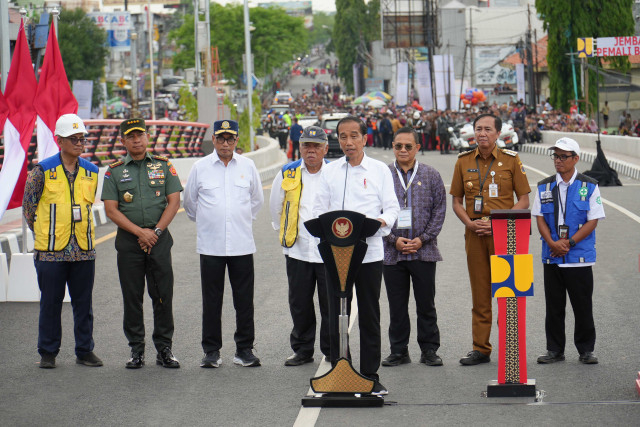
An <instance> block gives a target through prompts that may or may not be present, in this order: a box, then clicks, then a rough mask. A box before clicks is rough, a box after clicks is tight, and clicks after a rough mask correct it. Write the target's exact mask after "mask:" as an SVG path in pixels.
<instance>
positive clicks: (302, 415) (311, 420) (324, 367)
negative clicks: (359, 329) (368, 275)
mask: <svg viewBox="0 0 640 427" xmlns="http://www.w3.org/2000/svg"><path fill="white" fill-rule="evenodd" d="M356 317H358V298H357V297H356V295H355V292H354V294H353V299H352V300H351V316H350V318H349V334H351V329H352V328H353V325H354V324H355V323H356ZM329 369H331V363H330V362H329V361H328V360H327V358H326V357H324V356H323V357H322V360H321V361H320V366H318V370H317V371H316V374H315V375H314V378H315V377H318V376H320V375H322V374H324V373H325V372H328V371H329ZM311 395H313V390H311V387H309V391H307V396H311ZM320 409H322V408H305V407H304V406H301V407H300V411H299V412H298V417H297V418H296V421H295V422H294V423H293V427H310V426H315V425H316V421H318V417H319V416H320Z"/></svg>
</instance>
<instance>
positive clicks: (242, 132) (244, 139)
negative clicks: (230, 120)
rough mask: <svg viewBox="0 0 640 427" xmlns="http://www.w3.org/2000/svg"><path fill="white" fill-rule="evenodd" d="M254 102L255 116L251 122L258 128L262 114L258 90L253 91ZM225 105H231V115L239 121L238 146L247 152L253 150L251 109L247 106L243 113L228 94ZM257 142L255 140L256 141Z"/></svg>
mask: <svg viewBox="0 0 640 427" xmlns="http://www.w3.org/2000/svg"><path fill="white" fill-rule="evenodd" d="M251 99H252V103H253V117H252V120H251V124H252V126H253V128H254V129H255V128H257V127H258V124H259V123H260V114H262V105H261V104H260V96H259V95H258V93H257V92H253V96H252V97H251ZM224 105H226V106H227V107H229V115H230V117H235V118H236V120H237V121H238V147H239V148H241V149H242V151H244V152H245V153H248V152H249V151H251V143H250V133H249V109H248V108H245V109H244V110H243V111H242V113H241V114H238V109H237V108H236V106H235V105H233V102H231V100H230V99H229V97H228V96H225V98H224ZM254 142H255V141H254Z"/></svg>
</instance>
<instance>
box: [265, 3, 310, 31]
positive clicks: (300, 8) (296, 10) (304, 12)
mask: <svg viewBox="0 0 640 427" xmlns="http://www.w3.org/2000/svg"><path fill="white" fill-rule="evenodd" d="M258 7H262V8H264V9H268V8H270V7H279V8H281V9H284V11H285V12H286V13H287V15H289V16H295V17H302V18H304V27H305V28H306V29H311V28H313V7H312V2H310V1H284V2H273V3H258Z"/></svg>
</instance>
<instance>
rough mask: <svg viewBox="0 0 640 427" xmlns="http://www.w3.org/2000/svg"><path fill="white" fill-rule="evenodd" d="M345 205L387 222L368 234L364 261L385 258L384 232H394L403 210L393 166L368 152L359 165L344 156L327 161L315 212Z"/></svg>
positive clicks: (316, 215)
mask: <svg viewBox="0 0 640 427" xmlns="http://www.w3.org/2000/svg"><path fill="white" fill-rule="evenodd" d="M345 174H346V185H345ZM343 195H344V196H343ZM343 205H344V207H343ZM342 209H344V210H350V211H356V212H360V213H361V214H364V215H366V216H367V217H368V218H373V219H378V218H380V219H383V220H384V222H385V223H386V224H387V225H386V226H384V227H380V229H379V230H378V232H377V233H376V234H375V235H374V236H372V237H368V238H367V244H368V245H369V248H368V249H367V254H366V255H365V257H364V260H363V261H362V262H363V263H368V262H375V261H382V259H383V258H384V247H383V244H382V236H386V235H388V234H389V233H390V232H391V227H392V226H393V224H394V223H395V222H396V219H398V213H399V212H400V205H399V204H398V198H397V197H396V193H395V189H394V187H393V176H392V175H391V170H389V167H388V166H387V165H385V164H384V163H382V162H381V161H378V160H375V159H372V158H370V157H367V155H366V154H364V157H363V158H362V162H361V163H360V164H359V165H358V166H351V165H350V164H348V163H347V162H346V160H345V158H344V157H341V158H340V159H338V160H335V161H333V162H331V163H329V164H328V165H325V166H324V168H323V171H322V175H321V178H320V183H319V185H318V192H317V196H316V200H315V203H314V206H313V216H314V217H318V216H320V215H321V214H323V213H325V212H329V211H336V210H342Z"/></svg>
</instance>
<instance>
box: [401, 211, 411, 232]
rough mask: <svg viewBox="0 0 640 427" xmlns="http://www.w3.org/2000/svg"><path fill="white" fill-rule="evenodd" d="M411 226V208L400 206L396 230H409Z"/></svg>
mask: <svg viewBox="0 0 640 427" xmlns="http://www.w3.org/2000/svg"><path fill="white" fill-rule="evenodd" d="M411 226H412V218H411V208H410V207H407V208H402V209H400V212H399V213H398V230H410V229H411Z"/></svg>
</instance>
